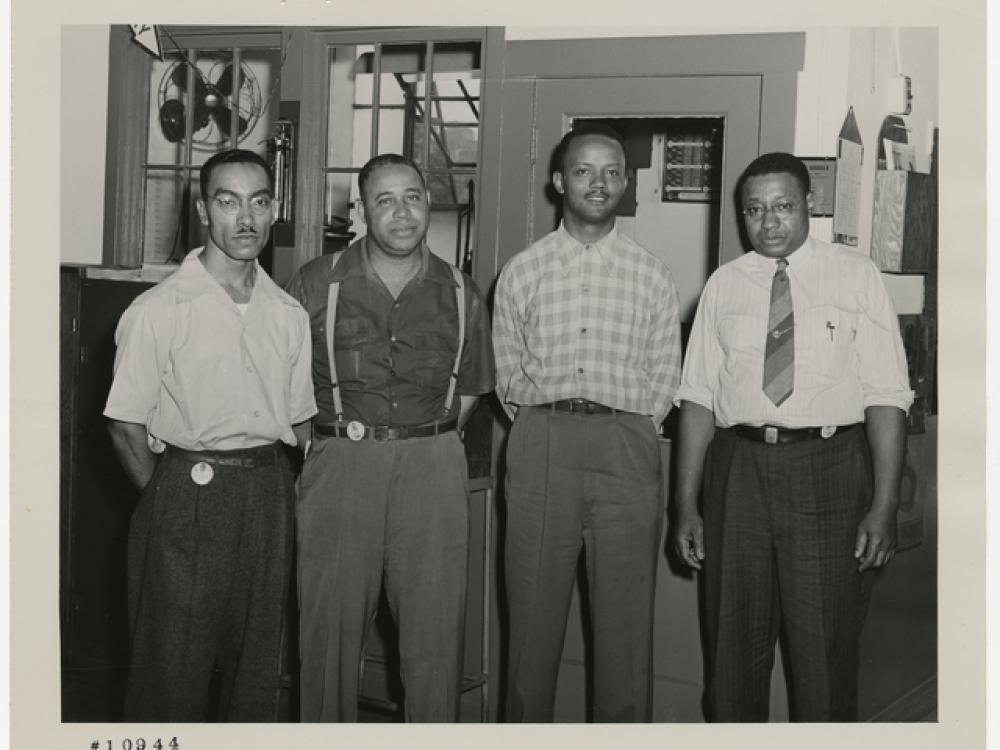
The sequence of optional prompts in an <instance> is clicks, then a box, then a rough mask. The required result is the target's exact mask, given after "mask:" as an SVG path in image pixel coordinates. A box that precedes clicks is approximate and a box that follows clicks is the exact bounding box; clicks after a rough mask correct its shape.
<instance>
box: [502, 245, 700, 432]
mask: <svg viewBox="0 0 1000 750" xmlns="http://www.w3.org/2000/svg"><path fill="white" fill-rule="evenodd" d="M493 346H494V350H495V354H496V365H497V394H498V395H499V397H500V401H501V403H502V404H503V405H504V408H505V409H506V410H507V413H508V414H509V415H511V416H513V414H514V412H515V411H516V407H518V406H527V405H533V404H544V403H548V402H550V401H557V400H560V399H567V398H585V399H589V400H591V401H596V402H598V403H601V404H604V405H605V406H610V407H613V408H615V409H621V410H623V411H630V412H635V413H637V414H646V415H649V416H650V417H652V419H653V421H654V423H656V424H659V423H660V422H661V421H662V420H663V418H664V417H665V416H666V415H667V412H668V411H669V410H670V407H671V399H672V398H673V395H674V393H675V391H676V390H677V384H678V382H679V379H680V364H681V348H680V329H679V318H678V302H677V289H676V287H675V285H674V281H673V277H672V276H671V275H670V272H669V271H668V270H667V268H666V267H665V266H664V265H663V264H662V263H661V262H660V261H659V259H657V258H656V257H655V256H653V255H652V254H650V253H649V252H647V251H646V250H644V249H643V248H642V247H640V246H639V245H637V244H636V243H635V242H633V241H632V240H631V239H630V238H628V237H625V236H623V235H620V234H619V233H618V231H617V228H614V229H612V231H611V232H610V233H609V234H608V235H606V236H605V237H603V238H602V239H601V240H600V241H598V242H596V243H593V244H589V245H585V244H583V243H581V242H578V241H577V240H576V239H574V238H573V237H572V236H570V234H569V233H568V232H567V231H566V229H565V227H563V226H560V227H559V229H557V230H556V231H554V232H552V233H550V234H548V235H546V236H545V237H543V238H542V239H540V240H539V241H538V242H536V243H534V244H533V245H531V246H530V247H528V248H527V249H526V250H524V251H522V252H520V253H518V254H517V255H516V256H514V257H513V258H512V259H511V260H510V261H509V262H508V263H507V265H506V266H505V268H504V269H503V272H502V273H501V274H500V278H499V280H498V281H497V288H496V302H495V314H494V321H493Z"/></svg>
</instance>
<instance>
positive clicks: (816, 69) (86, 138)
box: [60, 25, 936, 263]
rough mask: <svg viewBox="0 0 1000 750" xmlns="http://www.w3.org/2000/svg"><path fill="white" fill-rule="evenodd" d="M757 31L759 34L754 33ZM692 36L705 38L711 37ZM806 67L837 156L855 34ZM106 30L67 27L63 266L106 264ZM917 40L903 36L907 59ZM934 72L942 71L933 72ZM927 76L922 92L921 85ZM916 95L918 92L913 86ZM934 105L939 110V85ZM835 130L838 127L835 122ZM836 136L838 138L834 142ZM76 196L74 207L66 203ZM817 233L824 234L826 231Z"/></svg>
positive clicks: (826, 138) (812, 44) (574, 30)
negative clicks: (100, 187)
mask: <svg viewBox="0 0 1000 750" xmlns="http://www.w3.org/2000/svg"><path fill="white" fill-rule="evenodd" d="M712 31H713V32H718V33H727V34H728V33H740V32H746V31H747V30H746V29H725V28H718V29H713V30H712ZM754 31H759V30H754ZM505 33H506V39H507V40H508V41H514V40H519V39H539V38H541V39H550V38H551V39H555V38H590V37H630V36H636V37H638V36H655V35H658V34H659V35H663V36H670V35H679V34H684V33H688V32H684V31H678V30H677V29H676V28H669V27H662V28H656V27H602V28H597V27H584V28H580V27H571V26H566V27H560V28H546V27H523V26H508V27H506V29H505ZM689 33H702V34H704V33H707V32H706V30H701V31H700V32H695V31H692V32H689ZM805 33H806V60H805V66H804V70H803V71H802V73H801V74H800V78H799V91H798V106H797V113H796V131H795V139H796V144H797V145H796V151H797V152H798V153H802V154H806V153H808V154H810V155H817V156H822V155H832V149H833V148H834V147H835V142H834V141H833V140H832V138H833V137H835V135H836V131H837V129H839V122H836V117H837V116H838V115H837V113H838V112H841V114H840V115H839V116H840V117H842V116H843V115H842V110H843V109H844V104H845V102H846V98H847V97H846V96H844V95H842V94H840V93H838V92H843V91H844V90H845V88H844V86H845V83H844V81H845V80H846V75H847V73H846V71H847V65H848V63H849V60H850V58H851V56H852V51H851V47H850V43H851V37H852V34H860V33H862V32H861V31H858V32H854V31H852V30H850V29H845V30H840V31H837V30H834V31H830V30H806V32H805ZM108 36H109V34H108V27H107V26H98V25H94V26H64V27H63V34H62V54H63V58H62V59H63V65H62V87H63V96H62V97H61V100H62V107H63V110H62V115H61V117H62V120H61V121H62V122H63V123H74V122H87V123H88V127H87V128H86V129H85V130H82V129H77V128H70V127H66V126H64V127H63V128H62V137H61V142H60V145H61V148H62V163H63V173H62V182H61V189H62V194H63V196H64V200H63V214H62V217H63V242H62V254H61V259H62V260H63V261H64V262H73V263H100V262H101V245H102V241H103V233H102V226H101V222H102V215H103V196H102V195H101V194H100V191H97V192H96V193H95V192H94V191H87V200H85V201H82V202H81V201H80V200H79V198H80V195H79V194H80V193H81V189H80V186H81V185H103V184H104V176H105V169H104V159H105V136H106V131H107V124H106V122H105V121H104V119H103V118H102V117H101V116H97V117H95V116H94V113H95V112H103V111H105V110H106V106H107V85H108V82H107V79H108ZM910 37H911V34H910V33H907V34H906V35H904V37H903V38H904V41H905V42H906V43H905V44H904V52H905V53H906V55H907V60H909V56H910V54H911V52H910V50H911V48H913V49H916V48H917V47H916V46H913V45H917V44H918V43H917V42H913V43H912V44H911V41H910ZM935 69H936V68H935ZM923 85H924V83H923V77H922V82H921V86H923ZM914 88H915V91H916V90H917V87H916V85H915V87H914ZM934 88H935V106H936V80H935V81H934ZM834 122H835V123H836V124H835V125H834V124H832V123H834ZM831 131H832V136H831V135H830V133H831ZM70 196H75V198H74V200H68V198H69V197H70ZM817 229H818V230H819V231H822V225H820V226H818V227H817Z"/></svg>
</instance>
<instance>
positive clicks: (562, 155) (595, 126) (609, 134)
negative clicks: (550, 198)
mask: <svg viewBox="0 0 1000 750" xmlns="http://www.w3.org/2000/svg"><path fill="white" fill-rule="evenodd" d="M588 135H599V136H601V137H603V138H610V139H611V140H612V141H614V142H615V143H617V144H618V145H619V146H621V149H622V153H623V154H624V153H625V139H624V138H622V136H621V133H619V132H618V131H617V130H615V129H614V128H613V127H611V126H610V125H605V124H604V123H603V122H581V123H579V124H577V125H574V126H573V128H572V130H570V131H569V132H568V133H566V135H564V136H563V137H562V140H561V141H559V145H558V146H556V151H555V158H554V159H553V160H552V163H553V165H554V167H555V168H554V170H553V171H556V172H563V171H564V170H565V169H566V164H565V159H566V154H568V153H569V149H570V146H571V145H572V144H573V141H575V140H578V139H580V138H585V137H586V136H588Z"/></svg>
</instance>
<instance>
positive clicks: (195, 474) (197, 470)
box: [191, 461, 215, 487]
mask: <svg viewBox="0 0 1000 750" xmlns="http://www.w3.org/2000/svg"><path fill="white" fill-rule="evenodd" d="M214 476H215V470H214V469H212V467H211V465H210V464H207V463H205V462H204V461H199V462H198V463H196V464H195V465H194V466H192V467H191V481H192V482H194V483H195V484H197V485H201V486H202V487H204V486H205V485H206V484H208V483H209V482H211V481H212V478H213V477H214Z"/></svg>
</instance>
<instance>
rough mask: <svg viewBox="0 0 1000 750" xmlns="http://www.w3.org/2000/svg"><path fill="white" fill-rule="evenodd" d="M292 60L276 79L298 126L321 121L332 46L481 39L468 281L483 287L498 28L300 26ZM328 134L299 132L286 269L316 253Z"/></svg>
mask: <svg viewBox="0 0 1000 750" xmlns="http://www.w3.org/2000/svg"><path fill="white" fill-rule="evenodd" d="M293 33H294V34H295V36H294V37H293V39H294V40H295V41H296V42H297V44H295V45H294V46H295V53H296V54H295V56H294V59H293V57H292V55H289V59H288V60H287V61H286V72H285V76H286V77H285V78H283V80H282V105H283V106H285V107H289V106H291V105H294V106H292V108H293V109H295V110H296V111H297V112H298V114H299V119H300V121H301V122H303V123H313V122H324V123H325V121H326V113H327V111H328V105H329V95H330V92H329V90H328V87H327V84H326V71H327V64H328V63H327V60H326V49H327V48H328V47H329V46H331V45H338V44H345V45H346V44H370V43H372V41H378V42H381V43H386V44H392V43H400V42H408V41H420V40H422V39H424V38H434V39H437V40H459V39H480V40H481V41H482V45H483V46H482V58H481V75H482V87H481V91H480V100H479V101H480V132H479V162H478V163H479V179H477V180H476V183H477V191H478V195H477V196H476V199H475V205H476V207H477V214H478V216H477V220H476V237H475V245H474V248H475V251H476V252H475V253H474V255H473V272H472V276H473V278H474V279H475V280H476V282H477V283H478V284H479V285H480V286H481V287H482V288H486V287H488V286H489V284H490V283H491V282H492V280H493V278H494V277H495V276H496V271H497V269H496V268H495V267H494V265H493V262H494V259H495V257H496V252H495V248H494V247H493V246H492V244H491V243H492V242H493V240H494V238H495V237H496V234H497V231H496V226H497V206H498V205H499V200H498V196H497V191H498V189H499V184H498V183H497V181H496V180H495V179H494V178H490V179H487V177H488V176H489V175H490V172H491V170H490V169H488V168H487V165H491V164H493V163H495V162H496V161H498V159H499V144H500V111H501V110H500V107H499V106H498V102H499V96H500V83H501V79H502V72H503V58H504V29H503V27H499V26H488V27H441V28H434V27H427V28H424V27H405V28H396V29H383V28H356V29H342V28H305V29H295V30H293ZM326 135H327V134H326V129H325V128H322V129H319V128H312V127H304V128H302V129H300V131H299V138H300V140H299V143H298V149H297V155H296V159H297V169H296V185H295V201H296V210H295V243H294V248H293V250H292V255H291V257H290V261H291V270H294V269H295V268H298V267H299V266H301V265H302V264H303V263H306V262H307V261H309V260H311V259H312V258H315V257H317V256H319V255H321V254H322V220H323V216H322V211H323V194H324V189H325V187H324V181H323V173H322V166H323V165H324V164H325V153H326Z"/></svg>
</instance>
